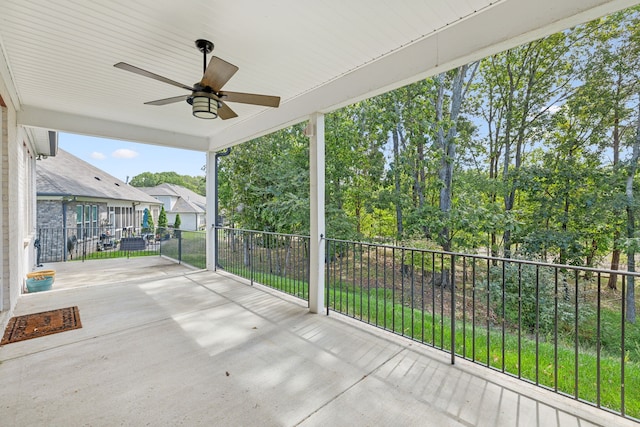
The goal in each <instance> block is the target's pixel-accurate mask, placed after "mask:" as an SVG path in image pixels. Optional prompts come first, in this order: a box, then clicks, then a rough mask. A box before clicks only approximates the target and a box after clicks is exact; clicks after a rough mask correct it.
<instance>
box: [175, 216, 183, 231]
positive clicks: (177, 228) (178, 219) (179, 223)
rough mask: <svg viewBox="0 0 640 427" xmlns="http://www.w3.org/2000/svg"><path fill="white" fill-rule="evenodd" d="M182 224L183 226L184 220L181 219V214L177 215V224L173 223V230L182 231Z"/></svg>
mask: <svg viewBox="0 0 640 427" xmlns="http://www.w3.org/2000/svg"><path fill="white" fill-rule="evenodd" d="M181 224H182V220H181V219H180V214H179V213H177V214H176V220H175V222H174V223H173V228H174V229H176V230H179V229H180V225H181Z"/></svg>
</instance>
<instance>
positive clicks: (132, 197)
mask: <svg viewBox="0 0 640 427" xmlns="http://www.w3.org/2000/svg"><path fill="white" fill-rule="evenodd" d="M36 191H37V194H38V196H76V197H78V196H79V197H91V198H97V199H112V200H127V201H135V202H144V203H152V204H161V203H160V202H159V201H158V200H157V199H155V198H154V197H151V196H150V195H148V194H147V193H145V192H143V191H140V190H139V189H137V188H135V187H132V186H130V185H128V184H126V183H124V182H123V181H120V180H119V179H118V178H116V177H114V176H112V175H109V174H108V173H106V172H104V171H102V170H101V169H98V168H97V167H95V166H93V165H91V164H89V163H87V162H85V161H84V160H81V159H79V158H78V157H76V156H74V155H72V154H70V153H68V152H66V151H64V150H62V149H59V150H58V154H57V155H56V156H55V157H49V158H47V159H44V160H39V161H38V162H37V163H36Z"/></svg>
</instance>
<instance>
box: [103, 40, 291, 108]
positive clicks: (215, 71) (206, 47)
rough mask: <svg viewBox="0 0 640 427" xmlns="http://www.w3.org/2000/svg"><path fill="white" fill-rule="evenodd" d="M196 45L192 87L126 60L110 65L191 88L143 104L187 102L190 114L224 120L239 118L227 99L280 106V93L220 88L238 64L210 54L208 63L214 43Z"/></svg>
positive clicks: (233, 72) (180, 86)
mask: <svg viewBox="0 0 640 427" xmlns="http://www.w3.org/2000/svg"><path fill="white" fill-rule="evenodd" d="M196 47H197V48H198V50H199V51H200V52H202V55H203V69H204V71H203V76H202V80H200V81H199V82H197V83H194V84H193V87H191V86H188V85H185V84H182V83H178V82H176V81H174V80H171V79H168V78H166V77H162V76H159V75H157V74H154V73H152V72H150V71H147V70H143V69H142V68H138V67H135V66H133V65H130V64H127V63H125V62H118V63H117V64H114V65H113V66H114V67H116V68H120V69H121V70H125V71H130V72H132V73H136V74H140V75H141V76H144V77H149V78H152V79H154V80H158V81H160V82H163V83H168V84H170V85H173V86H177V87H179V88H182V89H186V90H188V91H191V94H190V95H180V96H174V97H171V98H165V99H158V100H157V101H149V102H145V104H147V105H167V104H172V103H174V102H180V101H187V102H188V103H189V104H190V105H191V106H192V111H193V115H194V116H196V117H198V118H201V119H215V118H216V117H220V118H221V119H222V120H226V119H232V118H234V117H238V115H237V114H236V113H235V112H234V111H233V110H232V109H231V108H229V106H228V105H227V104H226V102H239V103H242V104H253V105H262V106H265V107H278V106H279V105H280V97H279V96H269V95H258V94H255V93H242V92H229V91H223V90H222V86H224V85H225V83H227V82H228V81H229V79H230V78H231V77H233V75H234V74H235V73H236V71H238V67H236V66H235V65H233V64H230V63H228V62H227V61H225V60H223V59H220V58H218V57H217V56H212V57H211V61H210V62H209V65H208V66H207V54H208V53H211V51H213V43H211V42H210V41H208V40H203V39H198V40H196Z"/></svg>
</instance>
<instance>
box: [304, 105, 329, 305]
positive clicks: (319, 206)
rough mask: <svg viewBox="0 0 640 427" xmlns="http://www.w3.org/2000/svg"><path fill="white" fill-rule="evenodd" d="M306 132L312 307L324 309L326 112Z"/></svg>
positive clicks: (315, 116) (311, 120)
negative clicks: (307, 140)
mask: <svg viewBox="0 0 640 427" xmlns="http://www.w3.org/2000/svg"><path fill="white" fill-rule="evenodd" d="M306 134H307V136H308V137H309V175H310V176H309V178H310V179H309V181H310V184H311V185H310V187H311V188H310V194H309V198H310V200H309V202H310V203H309V204H310V216H311V218H310V230H309V231H310V242H309V245H310V249H309V263H310V266H309V311H310V312H311V313H321V312H322V311H323V310H324V303H325V301H324V293H325V269H324V260H325V241H324V238H325V237H326V231H325V217H324V213H325V206H324V185H325V176H324V174H325V167H324V163H325V142H324V114H322V113H315V114H312V115H311V116H310V117H309V124H308V125H307V130H306Z"/></svg>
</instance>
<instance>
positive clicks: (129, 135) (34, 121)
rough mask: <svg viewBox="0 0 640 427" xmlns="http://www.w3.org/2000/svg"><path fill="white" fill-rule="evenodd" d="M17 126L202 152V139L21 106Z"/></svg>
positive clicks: (204, 139)
mask: <svg viewBox="0 0 640 427" xmlns="http://www.w3.org/2000/svg"><path fill="white" fill-rule="evenodd" d="M17 121H18V125H21V126H25V127H36V128H43V129H47V130H55V131H58V132H67V133H75V134H81V135H89V136H96V137H100V138H109V139H118V140H124V141H131V142H141V143H145V144H152V145H162V146H166V147H174V148H183V149H186V150H196V151H206V150H207V147H208V145H209V144H208V139H207V138H206V137H201V136H195V135H187V134H184V133H178V132H171V131H167V130H161V129H154V128H149V127H145V126H139V125H135V124H131V123H123V122H117V121H113V120H106V119H99V118H96V117H89V116H82V115H79V114H72V113H65V112H61V111H54V110H46V109H42V108H37V107H23V109H22V110H21V111H19V112H18V114H17Z"/></svg>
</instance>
